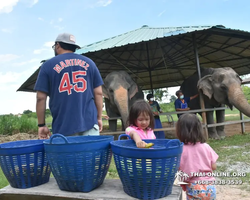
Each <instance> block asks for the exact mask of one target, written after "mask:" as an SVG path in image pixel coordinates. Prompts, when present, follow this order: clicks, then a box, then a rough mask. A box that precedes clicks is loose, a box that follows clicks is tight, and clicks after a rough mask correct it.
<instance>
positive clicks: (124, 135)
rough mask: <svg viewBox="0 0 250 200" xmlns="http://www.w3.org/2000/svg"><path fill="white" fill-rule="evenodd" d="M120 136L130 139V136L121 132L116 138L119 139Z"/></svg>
mask: <svg viewBox="0 0 250 200" xmlns="http://www.w3.org/2000/svg"><path fill="white" fill-rule="evenodd" d="M121 137H128V138H129V139H131V137H130V136H129V135H127V134H121V135H119V137H118V140H121Z"/></svg>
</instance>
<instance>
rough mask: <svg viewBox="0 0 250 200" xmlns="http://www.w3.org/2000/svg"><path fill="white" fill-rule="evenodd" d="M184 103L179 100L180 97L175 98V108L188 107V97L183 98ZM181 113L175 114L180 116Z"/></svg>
mask: <svg viewBox="0 0 250 200" xmlns="http://www.w3.org/2000/svg"><path fill="white" fill-rule="evenodd" d="M183 100H184V103H183V102H182V101H181V100H180V99H176V100H175V102H174V105H175V109H178V108H180V109H185V108H188V102H189V101H190V97H185V98H184V99H183ZM181 115H182V114H177V116H178V117H180V116H181Z"/></svg>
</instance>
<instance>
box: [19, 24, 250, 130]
mask: <svg viewBox="0 0 250 200" xmlns="http://www.w3.org/2000/svg"><path fill="white" fill-rule="evenodd" d="M249 47H250V32H246V31H242V30H235V29H230V28H226V27H225V26H223V25H216V26H183V27H163V28H153V27H149V26H147V25H144V26H142V27H141V28H139V29H136V30H133V31H129V32H126V33H123V34H120V35H118V36H114V37H111V38H108V39H105V40H102V41H98V42H95V43H93V44H89V45H86V46H83V47H82V48H81V49H79V50H78V51H77V52H76V53H78V54H84V55H86V56H88V57H90V58H91V59H92V60H93V61H94V62H95V63H96V65H97V66H98V68H99V70H100V73H101V75H102V77H103V78H105V77H106V75H107V74H108V73H110V72H112V71H114V70H115V71H118V70H125V71H127V72H128V73H129V74H130V75H131V77H132V78H133V79H134V80H135V81H136V83H137V84H138V85H139V86H140V87H141V88H142V89H143V90H148V89H151V90H153V89H156V88H165V87H172V86H179V85H181V83H182V81H183V80H184V79H185V78H187V77H189V76H190V75H192V74H193V73H194V72H195V71H196V70H197V71H198V75H199V78H201V74H200V66H202V67H205V68H206V67H210V68H221V67H231V68H233V69H234V70H235V71H236V72H237V73H238V74H239V75H244V74H248V73H249V72H250V59H249V55H250V49H249ZM43 62H44V61H43ZM39 70H40V69H39V68H38V69H37V70H36V71H35V72H34V73H33V74H32V75H31V76H30V77H29V78H28V79H27V81H25V82H24V83H23V84H22V86H21V87H20V88H19V89H18V91H27V92H33V91H34V90H33V87H34V84H35V82H36V79H37V75H38V73H39ZM200 102H201V108H202V109H203V110H204V108H205V107H204V101H203V99H202V95H200ZM202 118H203V122H204V125H205V126H206V115H205V112H203V115H202ZM206 133H207V131H206Z"/></svg>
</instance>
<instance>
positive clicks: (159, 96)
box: [145, 88, 168, 102]
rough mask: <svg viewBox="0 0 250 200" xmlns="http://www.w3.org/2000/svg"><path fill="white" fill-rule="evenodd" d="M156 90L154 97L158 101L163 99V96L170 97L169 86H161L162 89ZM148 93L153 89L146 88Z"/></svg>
mask: <svg viewBox="0 0 250 200" xmlns="http://www.w3.org/2000/svg"><path fill="white" fill-rule="evenodd" d="M153 92H154V98H155V100H156V101H160V102H161V101H162V100H163V98H167V97H168V89H167V88H160V89H153ZM145 93H146V94H151V93H152V91H151V90H146V91H145Z"/></svg>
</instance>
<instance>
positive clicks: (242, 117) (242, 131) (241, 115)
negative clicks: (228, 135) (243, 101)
mask: <svg viewBox="0 0 250 200" xmlns="http://www.w3.org/2000/svg"><path fill="white" fill-rule="evenodd" d="M240 120H244V115H243V113H242V112H240ZM240 125H241V133H242V134H243V133H245V123H244V122H241V123H240Z"/></svg>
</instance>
